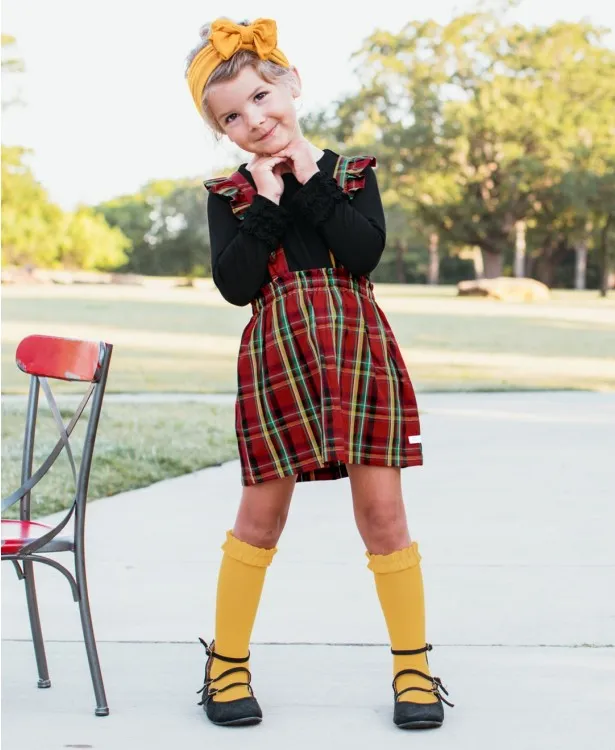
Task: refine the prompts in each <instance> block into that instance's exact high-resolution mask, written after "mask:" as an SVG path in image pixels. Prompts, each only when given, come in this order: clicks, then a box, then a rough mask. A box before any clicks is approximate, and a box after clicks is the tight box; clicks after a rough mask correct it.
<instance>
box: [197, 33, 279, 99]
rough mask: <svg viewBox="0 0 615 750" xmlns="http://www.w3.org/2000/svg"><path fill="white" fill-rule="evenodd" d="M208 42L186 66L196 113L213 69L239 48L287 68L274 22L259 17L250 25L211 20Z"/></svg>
mask: <svg viewBox="0 0 615 750" xmlns="http://www.w3.org/2000/svg"><path fill="white" fill-rule="evenodd" d="M208 39H209V44H207V45H206V46H205V47H203V49H202V50H201V51H200V52H199V53H198V54H197V55H196V57H195V58H194V60H193V61H192V62H191V63H190V67H189V68H188V75H187V78H188V86H189V87H190V93H191V94H192V99H193V100H194V103H195V105H196V108H197V109H198V110H199V112H202V97H203V89H204V88H205V84H206V83H207V81H208V80H209V77H210V76H211V74H212V73H213V72H214V70H215V69H216V68H217V67H218V65H220V63H222V62H224V61H225V60H229V59H230V58H231V57H232V56H233V55H234V54H235V52H238V51H239V50H240V49H248V50H251V51H252V52H256V54H257V55H258V56H259V58H260V59H261V60H271V62H274V63H277V64H278V65H282V66H283V67H284V68H289V67H290V63H289V62H288V60H287V59H286V57H285V55H284V53H283V52H281V51H280V50H279V49H278V48H277V46H276V45H277V43H278V33H277V27H276V23H275V21H273V20H271V19H270V18H258V19H257V20H256V21H254V23H252V24H250V25H249V26H240V25H239V24H236V23H233V22H232V21H227V20H225V19H220V20H218V21H214V22H213V23H212V25H211V30H210V32H209V37H208Z"/></svg>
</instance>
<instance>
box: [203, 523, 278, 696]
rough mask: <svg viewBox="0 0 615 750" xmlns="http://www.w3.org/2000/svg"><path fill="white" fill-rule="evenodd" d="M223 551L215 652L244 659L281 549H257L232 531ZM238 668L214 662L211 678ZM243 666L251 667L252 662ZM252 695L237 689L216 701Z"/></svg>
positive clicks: (236, 678) (226, 681)
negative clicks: (268, 576)
mask: <svg viewBox="0 0 615 750" xmlns="http://www.w3.org/2000/svg"><path fill="white" fill-rule="evenodd" d="M222 549H223V551H224V556H223V557H222V563H221V565H220V572H219V574H218V592H217V598H216V633H215V647H214V650H215V651H216V652H217V653H219V654H221V655H222V656H230V657H233V658H242V657H244V656H247V655H248V652H249V649H250V636H251V635H252V628H253V626H254V620H255V619H256V612H257V610H258V605H259V602H260V598H261V592H262V590H263V583H264V582H265V573H266V572H267V568H268V567H269V565H270V564H271V561H272V560H273V556H274V555H275V553H276V552H277V548H275V547H274V548H272V549H262V548H260V547H253V546H252V545H251V544H247V542H242V541H240V540H239V539H237V538H236V537H234V536H233V534H232V532H231V531H228V532H227V534H226V541H225V543H224V544H223V545H222ZM234 666H237V665H233V664H229V663H228V662H223V661H220V660H219V659H213V663H212V665H211V673H210V674H211V677H212V678H215V677H217V676H218V675H220V674H222V672H225V671H226V670H227V669H231V668H233V667H234ZM241 666H242V667H246V668H247V669H249V668H250V664H249V663H248V662H246V663H245V664H242V665H241ZM247 677H248V676H247V674H245V673H244V674H241V673H238V674H232V675H229V676H228V677H225V678H223V679H222V680H220V681H219V682H216V683H215V687H216V688H222V687H224V686H225V685H230V683H231V682H244V681H245V682H247ZM249 696H250V693H249V691H248V689H247V688H244V687H234V688H231V689H230V690H226V691H225V692H224V693H221V694H219V695H217V696H216V697H215V698H214V700H216V701H220V702H226V701H232V700H237V699H238V698H248V697H249Z"/></svg>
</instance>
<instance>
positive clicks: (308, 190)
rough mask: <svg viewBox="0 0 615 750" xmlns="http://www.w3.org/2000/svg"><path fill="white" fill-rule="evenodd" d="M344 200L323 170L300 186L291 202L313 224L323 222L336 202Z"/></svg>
mask: <svg viewBox="0 0 615 750" xmlns="http://www.w3.org/2000/svg"><path fill="white" fill-rule="evenodd" d="M344 200H346V196H345V195H344V191H343V190H342V189H341V188H340V186H339V185H338V184H337V182H336V181H335V180H334V179H333V177H330V176H329V175H328V174H325V173H324V172H316V174H315V175H312V177H310V179H309V180H308V181H307V182H306V183H305V185H304V186H303V187H302V188H300V189H299V190H298V191H297V193H296V194H295V197H294V198H293V203H294V205H295V206H297V208H298V209H299V210H300V211H301V213H303V214H304V215H305V216H307V218H308V219H309V220H310V221H311V222H312V223H313V224H314V225H315V226H319V225H320V224H324V223H325V221H327V219H328V218H329V217H330V216H331V214H332V213H333V212H334V211H335V207H336V206H337V204H338V203H341V202H342V201H344Z"/></svg>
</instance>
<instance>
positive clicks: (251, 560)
mask: <svg viewBox="0 0 615 750" xmlns="http://www.w3.org/2000/svg"><path fill="white" fill-rule="evenodd" d="M222 550H223V552H225V553H226V554H227V555H228V556H229V557H232V558H233V559H234V560H239V562H242V563H245V564H246V565H253V566H254V567H256V568H267V567H269V565H271V561H272V560H273V557H274V555H275V554H276V552H277V551H278V548H277V547H272V548H271V549H265V548H263V547H253V546H252V545H251V544H248V543H247V542H242V541H241V540H240V539H237V537H236V536H233V532H232V531H227V532H226V541H225V542H224V544H223V545H222Z"/></svg>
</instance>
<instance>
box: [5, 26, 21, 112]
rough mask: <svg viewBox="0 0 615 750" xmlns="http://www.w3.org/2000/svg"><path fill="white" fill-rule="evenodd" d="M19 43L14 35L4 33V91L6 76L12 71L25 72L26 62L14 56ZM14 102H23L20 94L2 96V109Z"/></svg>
mask: <svg viewBox="0 0 615 750" xmlns="http://www.w3.org/2000/svg"><path fill="white" fill-rule="evenodd" d="M16 43H17V40H16V39H15V37H14V36H11V35H10V34H2V78H3V86H2V93H3V94H4V93H5V85H4V84H5V82H6V78H7V76H8V75H9V74H11V73H23V72H24V70H25V66H24V62H23V60H21V59H20V58H18V57H13V56H12V54H13V47H14V46H15V44H16ZM14 104H22V101H21V99H19V97H18V96H16V97H13V98H9V99H5V98H4V96H3V98H2V109H3V110H4V109H7V108H8V107H10V106H12V105H14Z"/></svg>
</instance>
